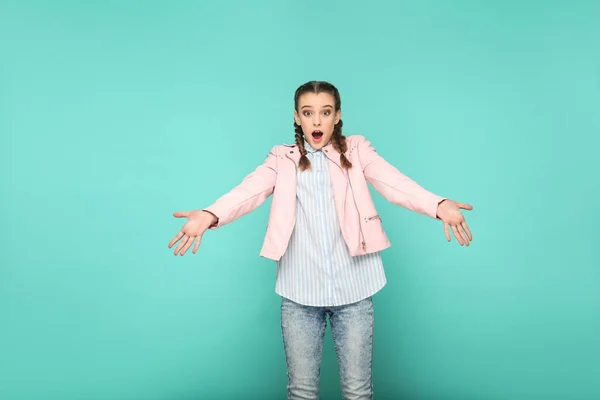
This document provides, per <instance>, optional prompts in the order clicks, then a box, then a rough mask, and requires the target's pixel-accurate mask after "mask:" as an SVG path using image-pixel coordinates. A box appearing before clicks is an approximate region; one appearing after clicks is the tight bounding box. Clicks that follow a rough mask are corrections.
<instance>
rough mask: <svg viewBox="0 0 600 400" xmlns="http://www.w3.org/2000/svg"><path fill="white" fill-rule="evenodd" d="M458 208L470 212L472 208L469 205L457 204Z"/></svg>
mask: <svg viewBox="0 0 600 400" xmlns="http://www.w3.org/2000/svg"><path fill="white" fill-rule="evenodd" d="M458 206H459V207H460V208H463V209H465V210H472V209H473V206H472V205H470V204H464V203H458Z"/></svg>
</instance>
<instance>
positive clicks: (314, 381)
mask: <svg viewBox="0 0 600 400" xmlns="http://www.w3.org/2000/svg"><path fill="white" fill-rule="evenodd" d="M327 316H329V322H330V324H331V333H332V336H333V343H334V346H335V351H336V354H337V359H338V367H339V372H340V387H341V390H342V398H343V399H344V400H354V399H361V400H366V399H369V400H370V399H372V398H373V383H372V375H371V371H372V359H373V321H374V315H373V300H372V298H371V297H368V298H366V299H364V300H361V301H359V302H356V303H352V304H347V305H343V306H335V307H311V306H304V305H302V304H298V303H295V302H293V301H291V300H289V299H287V298H285V297H282V302H281V331H282V334H283V344H284V348H285V357H286V361H287V371H288V385H287V390H288V400H292V399H293V400H296V399H303V400H308V399H318V398H319V384H320V374H321V359H322V355H323V339H324V337H325V327H326V325H327Z"/></svg>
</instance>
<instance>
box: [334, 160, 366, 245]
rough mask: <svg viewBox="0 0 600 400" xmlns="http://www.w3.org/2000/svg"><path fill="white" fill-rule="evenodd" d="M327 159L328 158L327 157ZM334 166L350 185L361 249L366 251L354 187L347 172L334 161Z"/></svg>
mask: <svg viewBox="0 0 600 400" xmlns="http://www.w3.org/2000/svg"><path fill="white" fill-rule="evenodd" d="M327 158H329V157H327ZM334 164H335V165H337V166H338V167H339V168H340V169H341V170H342V174H344V176H346V179H347V180H348V183H349V184H350V191H351V192H352V200H353V201H354V208H356V213H357V214H358V229H360V235H361V236H362V242H361V247H362V249H363V251H367V243H366V242H365V234H364V233H363V230H362V224H361V217H360V211H359V210H358V205H357V204H356V198H355V197H354V187H353V186H352V181H351V180H350V173H349V172H348V171H347V170H344V169H343V168H342V167H341V166H339V165H338V163H336V162H335V161H334Z"/></svg>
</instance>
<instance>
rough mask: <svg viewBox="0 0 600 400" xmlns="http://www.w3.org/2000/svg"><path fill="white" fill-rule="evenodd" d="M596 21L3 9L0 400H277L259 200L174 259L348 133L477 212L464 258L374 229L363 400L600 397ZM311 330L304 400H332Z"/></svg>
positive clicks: (140, 5) (470, 14) (397, 212)
mask: <svg viewBox="0 0 600 400" xmlns="http://www.w3.org/2000/svg"><path fill="white" fill-rule="evenodd" d="M599 21H600V2H597V1H587V2H586V1H566V0H565V1H541V0H539V1H534V0H529V1H475V0H473V1H466V0H465V1H441V0H440V1H425V2H422V1H389V2H379V1H369V2H349V1H329V2H323V1H313V0H306V1H170V2H168V1H86V2H82V1H64V0H56V1H29V0H26V1H10V0H9V1H7V0H4V1H1V2H0V135H1V139H0V140H1V141H0V171H1V172H0V179H1V181H0V182H1V193H0V195H1V197H0V199H1V200H0V204H1V207H0V224H1V228H0V229H1V232H0V233H1V235H0V246H1V251H0V265H1V268H0V321H1V322H0V398H2V399H7V400H12V399H43V400H47V399H64V400H67V399H143V400H146V399H148V400H162V399H174V400H178V399H186V400H187V399H282V398H285V396H286V382H287V376H286V369H285V358H284V353H283V344H282V340H281V331H280V320H279V318H280V311H279V306H280V298H279V297H278V296H277V295H276V294H275V292H274V284H275V272H276V265H275V263H274V262H273V261H270V260H267V259H263V258H260V257H259V256H258V253H259V251H260V248H261V244H262V240H263V235H264V232H265V225H266V222H267V217H268V211H269V206H270V200H269V201H267V202H266V203H265V204H264V205H262V206H261V207H260V208H259V209H257V210H256V211H255V212H253V213H251V214H248V215H247V216H244V217H243V218H241V219H240V220H238V221H236V222H234V223H233V224H231V225H228V226H226V227H223V228H222V229H220V230H218V231H214V232H209V233H207V234H206V235H205V238H204V241H203V243H202V246H201V248H200V251H199V253H198V254H196V255H192V254H191V253H189V254H188V255H186V256H185V257H174V256H173V251H172V250H170V249H168V248H167V244H168V243H169V241H170V240H171V239H172V237H173V236H174V235H175V234H176V233H177V232H178V231H179V229H180V227H181V226H182V223H183V220H177V219H175V218H173V217H172V213H173V212H174V211H185V210H192V209H197V208H201V207H205V206H207V205H209V204H211V203H212V202H213V201H214V200H215V199H217V198H218V197H219V196H220V195H222V194H224V193H226V192H227V191H228V190H229V189H231V188H233V187H234V186H235V185H236V184H238V183H239V182H240V181H241V180H242V179H243V177H244V176H245V175H247V174H248V173H250V172H251V171H252V170H253V169H254V168H255V167H256V166H257V165H259V164H260V163H262V162H263V160H264V159H265V157H266V154H267V153H268V151H269V150H270V149H271V147H272V146H273V145H275V144H280V143H290V142H292V141H293V137H294V132H293V128H292V124H293V120H292V112H293V94H294V91H295V89H296V88H297V87H298V86H299V85H301V84H302V83H304V82H306V81H308V80H313V79H317V80H327V81H330V82H332V83H334V84H335V85H336V86H337V87H338V88H339V90H340V92H341V94H342V111H343V120H344V133H345V134H347V135H349V134H362V135H365V136H367V137H368V138H369V139H370V140H371V141H372V142H373V144H374V146H375V148H376V149H378V151H379V153H380V154H381V155H382V156H384V157H385V158H386V159H387V160H388V161H389V162H390V163H392V164H393V165H395V166H396V167H397V168H398V169H400V170H401V171H402V172H404V173H405V174H407V175H408V176H410V177H411V178H413V179H415V180H416V181H417V182H419V183H420V184H421V185H423V186H424V187H426V188H427V189H429V190H431V191H433V192H435V193H437V194H440V195H443V196H446V197H449V198H451V199H454V200H457V201H461V202H466V203H470V204H472V205H473V206H474V210H473V211H471V212H466V213H465V215H466V217H467V221H468V222H469V225H470V227H471V230H472V232H473V235H474V240H473V244H472V246H470V247H469V248H465V247H460V246H459V245H458V243H457V242H456V240H455V239H453V241H452V242H451V243H447V242H446V240H445V238H444V232H443V227H442V225H441V224H440V223H439V222H437V221H434V220H432V219H428V218H427V217H424V216H421V215H418V214H415V213H411V212H410V211H407V210H405V209H402V208H400V207H397V206H394V205H392V204H389V203H387V202H386V201H385V200H384V199H383V198H382V197H381V196H380V195H378V194H377V193H375V192H374V197H375V201H376V206H377V207H378V210H379V211H380V214H381V215H382V216H383V223H384V226H385V229H386V230H387V232H388V234H389V237H390V239H391V241H392V243H393V245H392V247H391V248H390V249H388V250H386V251H385V252H383V253H382V255H383V259H384V264H385V268H386V273H387V278H388V284H387V286H386V287H385V288H384V289H383V290H382V291H381V292H379V293H378V294H376V295H375V296H374V303H375V320H376V322H375V339H374V359H373V371H374V376H373V380H374V387H375V394H376V398H377V399H380V400H383V399H394V400H395V399H411V400H412V399H416V400H420V399H439V400H506V399H516V400H521V399H544V400H546V399H553V400H556V399H558V400H563V399H574V400H583V399H599V398H600V379H599V377H600V251H599V249H598V244H597V243H596V242H597V241H598V238H599V234H598V229H599V226H600V224H599V223H600V218H599V217H598V210H599V206H600V200H599V197H600V183H599V182H600V180H599V179H598V172H600V168H599V167H598V160H599V159H600V157H599V156H598V145H599V144H600V141H599V139H598V137H599V134H600V118H599V109H600V45H599V43H600V23H599ZM338 379H339V376H338V372H337V360H336V357H335V352H334V348H333V345H332V340H331V337H330V330H329V328H328V330H327V339H326V343H325V354H324V360H323V367H322V378H321V394H322V396H321V398H323V399H340V398H341V395H340V389H339V382H338Z"/></svg>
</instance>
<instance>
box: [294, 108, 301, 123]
mask: <svg viewBox="0 0 600 400" xmlns="http://www.w3.org/2000/svg"><path fill="white" fill-rule="evenodd" d="M294 121H296V123H297V124H298V125H301V124H300V116H299V115H298V111H296V110H294Z"/></svg>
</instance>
